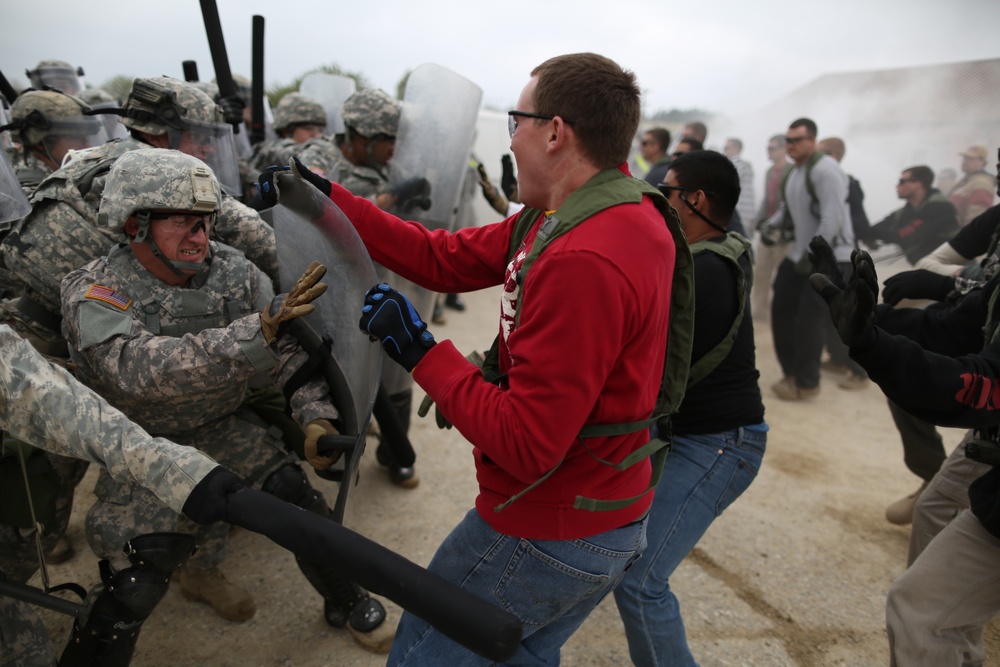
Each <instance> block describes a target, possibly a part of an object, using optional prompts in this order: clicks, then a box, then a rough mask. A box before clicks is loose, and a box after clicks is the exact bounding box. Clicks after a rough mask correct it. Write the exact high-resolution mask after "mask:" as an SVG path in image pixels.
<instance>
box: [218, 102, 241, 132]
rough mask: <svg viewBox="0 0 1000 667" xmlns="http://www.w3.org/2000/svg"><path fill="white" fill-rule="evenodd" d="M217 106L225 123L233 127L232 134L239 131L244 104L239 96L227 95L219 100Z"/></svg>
mask: <svg viewBox="0 0 1000 667" xmlns="http://www.w3.org/2000/svg"><path fill="white" fill-rule="evenodd" d="M219 106H220V107H222V116H223V118H225V119H226V122H227V123H229V124H230V125H232V126H233V132H234V133H236V132H239V131H240V123H242V122H243V109H244V108H246V103H245V102H244V101H243V98H241V97H240V96H239V95H229V96H227V97H222V98H220V99H219Z"/></svg>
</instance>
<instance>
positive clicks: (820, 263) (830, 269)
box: [809, 236, 847, 289]
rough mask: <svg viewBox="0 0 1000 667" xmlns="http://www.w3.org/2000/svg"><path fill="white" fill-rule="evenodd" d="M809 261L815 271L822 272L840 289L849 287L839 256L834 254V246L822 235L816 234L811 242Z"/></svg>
mask: <svg viewBox="0 0 1000 667" xmlns="http://www.w3.org/2000/svg"><path fill="white" fill-rule="evenodd" d="M809 261H810V263H812V266H813V269H815V273H822V274H823V275H824V276H826V277H827V278H828V279H829V280H830V282H832V283H833V284H834V285H836V286H837V287H838V288H839V289H844V288H845V287H847V283H846V282H845V281H844V274H843V273H841V272H840V265H839V264H838V263H837V257H836V256H835V255H834V254H833V248H831V247H830V244H829V243H828V242H827V240H826V239H825V238H823V237H822V236H814V237H813V239H812V241H810V242H809Z"/></svg>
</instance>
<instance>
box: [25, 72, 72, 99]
mask: <svg viewBox="0 0 1000 667" xmlns="http://www.w3.org/2000/svg"><path fill="white" fill-rule="evenodd" d="M28 78H30V79H31V85H32V86H33V87H34V88H37V89H38V90H44V87H45V86H48V87H49V88H55V89H56V90H61V91H63V92H64V93H67V94H69V95H76V94H78V93H80V91H82V90H83V82H82V81H80V77H79V75H78V70H75V69H73V68H72V67H63V66H58V65H42V66H39V67H38V68H37V69H34V70H32V71H30V72H28Z"/></svg>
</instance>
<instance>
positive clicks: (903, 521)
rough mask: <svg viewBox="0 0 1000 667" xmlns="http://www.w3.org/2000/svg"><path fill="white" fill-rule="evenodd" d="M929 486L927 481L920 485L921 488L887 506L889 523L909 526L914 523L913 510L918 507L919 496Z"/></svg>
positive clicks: (886, 511) (886, 516) (886, 512)
mask: <svg viewBox="0 0 1000 667" xmlns="http://www.w3.org/2000/svg"><path fill="white" fill-rule="evenodd" d="M926 488H927V482H924V483H923V484H921V485H920V488H919V489H917V490H916V491H914V492H913V493H911V494H910V495H908V496H906V497H905V498H900V499H899V500H897V501H896V502H894V503H892V504H891V505H889V506H888V507H887V508H885V518H886V519H888V521H889V523H894V524H896V525H897V526H908V525H910V524H911V523H913V511H914V510H915V509H916V507H917V498H919V497H920V494H921V493H923V492H924V489H926Z"/></svg>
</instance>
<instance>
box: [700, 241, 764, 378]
mask: <svg viewBox="0 0 1000 667" xmlns="http://www.w3.org/2000/svg"><path fill="white" fill-rule="evenodd" d="M702 252H714V253H715V254H716V255H719V256H720V257H722V258H724V259H726V260H728V261H729V262H731V263H732V265H733V271H735V272H736V297H737V299H738V300H739V306H738V308H739V310H738V311H737V313H736V319H734V320H733V325H732V326H731V327H729V331H728V332H727V333H726V335H725V337H723V339H722V340H721V341H719V344H718V345H716V346H715V347H713V348H712V349H711V350H709V351H708V352H706V353H705V354H704V355H703V356H702V357H701V359H699V360H698V361H696V362H694V363H693V364H691V371H690V373H689V375H688V386H689V387H690V386H691V385H694V384H697V383H699V382H701V381H702V380H704V379H705V377H706V376H708V374H709V373H711V372H712V371H714V370H715V369H716V368H717V367H718V365H719V364H721V363H722V361H723V359H725V358H726V357H727V356H728V355H729V351H730V350H731V349H733V343H735V342H736V335H737V334H738V333H739V331H740V325H741V324H742V323H743V314H744V312H743V311H744V309H745V308H746V296H747V291H748V290H749V289H750V287H751V286H752V284H753V275H752V274H751V278H750V281H749V282H750V284H747V279H746V274H744V273H743V267H742V266H740V257H742V256H743V255H745V254H749V253H750V241H748V240H746V239H745V238H743V237H742V236H740V235H739V234H737V233H736V232H729V233H727V234H726V238H725V240H724V241H722V243H716V242H715V241H711V240H704V241H698V242H696V243H692V244H691V254H692V255H698V254H699V253H702Z"/></svg>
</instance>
